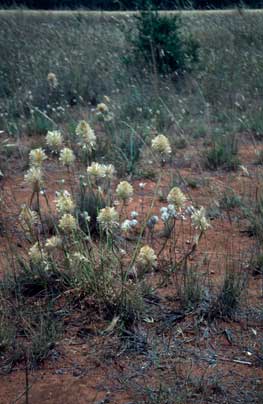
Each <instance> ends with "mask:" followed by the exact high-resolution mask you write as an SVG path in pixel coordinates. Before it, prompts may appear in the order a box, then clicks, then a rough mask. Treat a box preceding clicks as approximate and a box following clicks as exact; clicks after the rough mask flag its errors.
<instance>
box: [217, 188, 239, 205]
mask: <svg viewBox="0 0 263 404" xmlns="http://www.w3.org/2000/svg"><path fill="white" fill-rule="evenodd" d="M219 204H220V208H221V209H225V210H229V209H235V208H240V207H241V206H242V199H241V197H240V196H239V195H237V194H236V193H235V192H234V191H233V190H232V189H231V188H229V189H227V190H226V191H225V192H224V194H223V196H222V198H221V200H220V201H219Z"/></svg>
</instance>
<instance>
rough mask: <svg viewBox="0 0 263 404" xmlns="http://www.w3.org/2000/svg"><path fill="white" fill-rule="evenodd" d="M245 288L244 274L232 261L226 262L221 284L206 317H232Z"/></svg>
mask: <svg viewBox="0 0 263 404" xmlns="http://www.w3.org/2000/svg"><path fill="white" fill-rule="evenodd" d="M245 290H246V274H245V273H244V272H243V269H242V268H240V267H239V266H237V265H235V264H234V263H228V264H227V266H226V269H225V275H224V280H223V284H222V286H221V288H220V291H219V294H218V296H217V298H216V300H215V301H214V302H213V303H212V306H211V307H210V308H209V312H208V313H207V314H208V317H209V318H210V319H214V318H216V317H219V318H232V317H233V315H234V314H235V312H236V310H237V309H238V307H239V306H240V302H241V298H242V295H243V294H244V292H245Z"/></svg>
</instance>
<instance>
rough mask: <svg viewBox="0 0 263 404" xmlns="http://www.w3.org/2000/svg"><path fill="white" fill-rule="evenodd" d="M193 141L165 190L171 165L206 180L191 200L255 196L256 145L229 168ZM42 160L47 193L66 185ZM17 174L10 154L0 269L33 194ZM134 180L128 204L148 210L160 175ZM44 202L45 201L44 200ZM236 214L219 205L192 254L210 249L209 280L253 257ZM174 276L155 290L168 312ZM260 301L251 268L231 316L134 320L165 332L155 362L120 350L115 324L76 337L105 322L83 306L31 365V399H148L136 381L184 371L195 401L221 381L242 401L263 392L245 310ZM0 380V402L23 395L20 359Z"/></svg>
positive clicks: (151, 381) (254, 331)
mask: <svg viewBox="0 0 263 404" xmlns="http://www.w3.org/2000/svg"><path fill="white" fill-rule="evenodd" d="M197 150H200V149H199V146H198V147H197V146H196V145H190V146H189V147H188V148H187V149H186V150H182V151H180V152H178V154H177V156H176V159H175V163H174V166H175V167H169V168H167V169H166V170H165V175H164V176H163V180H162V183H161V189H162V191H163V193H164V195H165V194H167V192H168V191H169V188H170V175H169V173H170V174H171V173H176V172H177V173H178V172H179V173H180V175H181V176H182V178H184V179H187V178H190V177H191V179H196V180H197V182H198V181H201V180H202V181H203V183H202V186H200V187H197V188H195V189H191V188H190V187H187V188H186V191H187V192H189V194H190V196H191V198H192V200H193V203H194V205H197V206H201V205H204V206H205V207H207V208H208V207H209V206H211V205H212V206H217V203H218V201H219V200H220V198H221V197H222V195H223V192H224V191H225V190H226V189H228V188H230V189H233V190H234V191H235V192H236V193H238V194H239V195H240V196H242V197H248V196H249V197H251V196H255V195H256V190H257V187H258V184H259V182H260V175H262V173H263V169H262V167H260V166H256V165H255V164H254V161H255V146H254V145H251V144H249V143H248V142H247V141H244V144H243V145H242V146H241V150H240V158H241V162H242V164H243V165H244V166H246V167H247V168H248V171H249V176H246V175H244V173H243V171H242V170H239V171H238V172H235V173H226V172H224V171H218V172H209V171H203V170H201V169H200V164H199V163H198V161H199V160H198V158H199V155H200V152H199V153H197ZM182 160H183V161H184V162H183V164H181V165H182V167H181V168H177V161H182ZM11 167H12V170H11ZM22 168H23V166H22ZM45 168H46V184H47V196H48V198H49V200H50V201H52V200H53V199H54V197H55V191H56V190H58V189H62V188H66V185H63V186H62V185H61V183H60V180H61V178H62V175H63V178H64V179H65V182H66V184H67V185H69V182H70V180H69V179H68V175H67V173H63V174H62V172H61V169H59V168H57V165H56V164H55V163H53V162H49V163H47V164H46V165H45ZM23 176H24V172H23V170H22V169H21V164H20V163H19V162H17V161H14V162H12V163H10V167H9V173H8V174H7V175H6V177H5V178H4V179H3V180H2V182H1V186H2V189H3V191H4V195H5V206H6V211H5V212H3V213H2V215H3V217H4V221H5V225H6V227H7V228H8V229H9V231H8V234H9V241H7V240H6V237H5V234H4V235H3V236H2V237H0V274H1V276H3V274H4V273H5V272H6V271H7V270H8V269H7V266H6V257H7V256H8V255H7V251H8V248H9V247H10V243H11V244H16V245H20V244H21V245H23V244H24V241H23V239H22V237H21V234H20V232H19V228H18V227H17V216H18V213H19V209H20V206H21V204H22V203H25V202H26V203H28V201H29V198H30V189H29V187H28V186H26V185H25V184H24V182H23ZM71 181H72V180H71ZM140 182H145V183H146V187H145V190H144V193H143V195H142V192H141V190H140V188H139V183H140ZM71 185H72V182H71ZM73 185H74V184H73ZM133 185H134V189H135V194H136V195H135V197H134V199H133V202H131V204H130V205H129V207H128V210H129V211H130V210H134V209H135V210H138V211H140V209H141V208H140V206H139V205H141V204H140V203H138V199H143V202H144V205H145V210H147V207H148V206H149V201H150V200H151V199H152V195H153V192H154V188H155V186H156V182H155V181H149V180H144V179H141V180H135V181H134V182H133ZM41 203H42V204H43V206H44V200H42V201H41ZM165 204H166V202H160V201H159V200H158V199H157V200H156V202H155V205H154V207H153V210H152V212H153V213H156V214H158V213H159V208H160V207H161V206H165ZM237 215H238V210H233V211H231V212H230V214H229V215H228V214H227V213H226V212H224V213H223V215H221V216H220V217H219V218H215V219H214V220H213V221H212V222H211V224H212V227H211V228H210V229H209V230H208V231H207V233H206V236H205V237H204V239H202V241H201V243H200V245H199V248H198V251H197V253H196V254H195V255H194V257H193V258H192V260H193V262H198V261H199V260H200V258H202V257H204V254H206V255H207V258H208V259H209V262H210V264H209V265H207V266H206V267H205V269H204V272H205V275H206V279H209V282H211V283H212V284H213V285H214V286H215V287H218V285H220V284H221V282H222V279H223V275H224V267H225V262H226V261H225V257H226V255H228V259H232V260H233V261H235V262H237V263H240V262H242V263H243V264H244V263H245V264H247V266H249V260H250V257H251V254H252V252H253V248H254V245H255V240H254V239H253V238H251V237H248V235H247V233H245V232H243V231H244V230H245V229H246V226H247V223H246V222H245V221H242V220H238V221H236V220H235V219H234V218H235V216H237ZM183 225H184V226H185V230H184V232H182V233H183V234H184V238H183V239H182V240H180V249H186V248H189V247H188V237H190V233H189V231H188V228H189V225H188V226H187V222H186V223H185V224H183ZM187 232H188V233H189V234H188V233H187ZM159 243H160V241H159V240H155V246H156V247H157V246H158V245H159ZM167 248H168V247H167ZM178 254H180V251H178ZM243 266H246V265H243ZM200 270H201V271H202V269H200ZM153 277H154V278H153V279H152V281H153V283H155V282H157V281H158V279H159V278H158V277H159V275H158V274H156V275H154V276H153ZM175 285H176V279H174V280H173V279H171V280H170V281H169V284H168V285H166V286H165V287H163V288H161V289H159V290H158V295H159V297H160V299H161V304H162V306H163V307H164V308H165V309H166V310H168V311H169V310H178V307H179V306H178V299H177V296H175ZM260 306H261V310H262V279H261V280H260V278H259V276H254V275H253V274H252V273H251V271H249V270H248V291H247V293H246V295H245V298H244V301H243V309H244V313H246V314H245V315H244V316H242V317H241V318H237V320H236V321H228V322H224V321H223V320H217V321H215V323H214V324H213V326H211V327H210V326H208V325H207V323H206V322H205V321H200V322H199V323H197V322H196V318H195V316H194V314H193V313H190V314H189V315H187V316H186V317H185V318H183V319H182V320H181V321H178V322H176V323H175V324H174V325H173V326H170V327H167V326H166V328H165V327H164V328H163V323H162V321H160V322H159V321H158V315H157V320H155V321H154V323H147V322H144V323H142V324H141V325H139V326H138V327H139V330H142V332H143V333H146V334H147V335H148V336H149V339H150V340H151V338H157V337H156V332H157V336H158V338H159V343H160V341H161V337H160V335H161V334H162V335H163V338H165V339H166V340H168V341H169V343H170V347H171V352H173V355H172V354H171V355H170V356H169V355H168V356H169V357H168V356H165V355H163V356H161V358H163V363H162V359H161V361H160V363H159V362H158V363H157V362H156V363H152V364H150V361H149V360H148V359H147V357H146V356H145V355H142V354H140V353H138V354H134V353H132V354H131V353H129V352H125V351H124V352H123V353H122V352H121V349H120V343H119V339H118V337H117V336H116V335H114V333H112V334H110V335H107V336H93V335H88V336H86V337H80V336H79V331H80V330H82V329H83V328H84V330H86V329H88V330H89V329H90V328H92V329H94V327H95V328H98V329H99V330H103V329H105V328H106V327H107V325H108V323H107V322H106V321H102V320H99V319H98V318H97V317H96V318H95V319H94V321H93V318H92V316H93V314H92V312H91V313H89V311H87V312H86V314H85V313H75V315H74V318H72V319H69V320H68V324H67V326H66V329H65V334H64V336H63V338H62V339H61V340H60V341H58V342H57V344H56V346H55V347H54V349H53V350H52V352H51V355H50V358H49V359H47V360H46V361H45V362H44V363H43V364H42V365H41V366H40V368H39V369H36V370H32V371H31V370H30V372H29V375H28V376H29V403H30V404H31V403H32V404H42V403H43V404H44V403H50V404H53V403H54V404H60V403H61V404H72V403H76V404H77V403H78V404H84V403H85V404H86V403H99V402H100V403H103V402H104V403H115V404H128V403H142V402H146V398H145V397H143V395H142V396H141V397H140V394H139V393H138V392H139V388H138V385H141V386H143V387H145V386H146V385H149V386H156V388H157V387H158V385H159V382H160V381H162V382H164V381H165V382H167V383H168V382H169V381H170V382H171V383H172V384H174V383H175V382H174V379H176V378H177V375H180V377H183V376H184V377H185V380H187V379H189V377H190V376H191V377H193V378H195V380H199V381H200V380H203V385H202V388H203V389H204V392H203V400H207V401H198V400H197V402H203V403H205V402H209V403H213V402H219V401H217V400H218V397H217V399H216V401H213V400H214V399H213V394H214V390H215V389H219V388H221V389H222V392H221V393H220V394H222V398H221V402H222V403H225V402H226V403H234V402H239V401H238V400H237V398H238V397H239V395H240V397H243V396H242V393H243V392H244V391H245V390H246V391H250V390H251V391H253V392H255V391H258V397H260V396H259V392H260V391H261V394H262V395H261V398H262V397H263V391H262V381H263V368H262V362H261V367H260V365H259V363H258V360H257V357H256V354H255V353H256V352H258V349H259V341H260V339H261V341H262V338H263V326H262V323H260V321H259V320H258V318H257V317H256V316H253V315H251V314H250V313H251V310H250V308H251V307H254V308H255V307H260ZM161 312H162V310H161ZM261 321H262V317H261ZM95 334H96V333H95ZM158 338H157V340H158ZM231 338H232V339H231ZM153 341H154V339H153ZM176 342H177V343H179V348H178V346H177V347H176ZM154 344H155V343H153V345H154ZM180 344H182V345H180ZM156 349H160V347H157V348H156ZM211 352H214V353H216V355H217V357H216V360H215V361H214V362H213V360H212V359H211V356H212V354H211ZM250 352H251V353H250ZM0 360H1V358H0ZM238 361H239V362H238ZM0 363H1V362H0ZM0 379H1V383H0V403H1V404H9V403H10V404H11V403H24V402H25V394H23V392H24V391H25V369H24V364H21V365H19V366H17V367H16V368H15V369H13V370H12V372H11V373H9V374H6V375H1V376H0ZM218 386H219V387H218ZM185 388H187V387H185ZM192 388H193V389H195V388H197V387H196V386H194V387H192ZM197 397H198V396H197ZM204 397H205V398H204ZM227 397H228V398H227ZM253 397H254V396H253ZM240 399H241V398H240ZM103 400H104V401H103ZM227 400H228V401H227ZM231 400H232V401H231ZM180 402H181V401H180ZM187 402H188V400H187V399H185V401H184V404H187ZM190 402H193V401H192V398H191V400H190V399H189V403H190ZM240 402H242V403H243V402H245V401H240ZM248 402H260V398H259V401H248Z"/></svg>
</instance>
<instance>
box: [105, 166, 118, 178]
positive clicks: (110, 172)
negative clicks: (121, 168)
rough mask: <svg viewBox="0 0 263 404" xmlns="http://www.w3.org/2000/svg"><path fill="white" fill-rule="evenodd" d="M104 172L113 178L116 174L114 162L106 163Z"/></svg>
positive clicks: (107, 176) (106, 175)
mask: <svg viewBox="0 0 263 404" xmlns="http://www.w3.org/2000/svg"><path fill="white" fill-rule="evenodd" d="M104 174H105V177H106V178H108V179H112V178H113V176H114V174H115V168H114V166H113V165H112V164H107V165H104Z"/></svg>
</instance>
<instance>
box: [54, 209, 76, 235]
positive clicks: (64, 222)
mask: <svg viewBox="0 0 263 404" xmlns="http://www.w3.org/2000/svg"><path fill="white" fill-rule="evenodd" d="M58 227H59V228H60V229H61V230H62V231H64V232H65V233H66V232H69V233H70V232H73V231H74V230H77V221H76V219H75V217H74V216H72V215H71V214H70V213H64V215H63V216H62V217H61V219H60V220H59V223H58Z"/></svg>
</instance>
